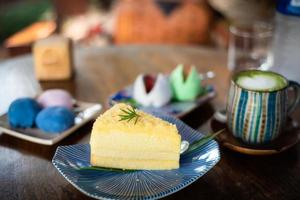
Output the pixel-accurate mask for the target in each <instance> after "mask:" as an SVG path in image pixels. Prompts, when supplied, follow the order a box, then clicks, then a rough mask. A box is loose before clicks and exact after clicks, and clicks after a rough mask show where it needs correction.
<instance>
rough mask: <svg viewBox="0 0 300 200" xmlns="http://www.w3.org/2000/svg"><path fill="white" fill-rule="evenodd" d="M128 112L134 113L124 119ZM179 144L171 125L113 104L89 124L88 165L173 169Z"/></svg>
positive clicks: (177, 165) (176, 163)
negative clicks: (89, 146) (91, 125)
mask: <svg viewBox="0 0 300 200" xmlns="http://www.w3.org/2000/svg"><path fill="white" fill-rule="evenodd" d="M128 111H129V113H130V111H134V112H135V114H136V115H135V116H136V117H133V118H132V119H131V120H130V121H129V119H130V118H129V119H128V118H127V119H126V118H125V119H124V115H125V116H128V114H127V113H128ZM126 112H127V113H126ZM121 119H123V120H121ZM180 143H181V137H180V135H179V134H178V131H177V128H176V126H175V125H173V124H171V123H169V122H166V121H164V120H161V119H159V118H157V117H154V116H152V115H150V114H147V113H145V112H142V111H139V110H135V109H133V108H132V107H131V106H129V105H126V104H117V105H115V106H113V107H112V108H111V109H109V110H108V111H106V112H105V113H104V114H103V115H101V116H100V117H98V119H97V120H96V122H95V123H94V125H93V130H92V135H91V140H90V145H91V164H92V165H93V166H99V167H108V168H121V169H146V170H167V169H176V168H178V167H179V155H180Z"/></svg>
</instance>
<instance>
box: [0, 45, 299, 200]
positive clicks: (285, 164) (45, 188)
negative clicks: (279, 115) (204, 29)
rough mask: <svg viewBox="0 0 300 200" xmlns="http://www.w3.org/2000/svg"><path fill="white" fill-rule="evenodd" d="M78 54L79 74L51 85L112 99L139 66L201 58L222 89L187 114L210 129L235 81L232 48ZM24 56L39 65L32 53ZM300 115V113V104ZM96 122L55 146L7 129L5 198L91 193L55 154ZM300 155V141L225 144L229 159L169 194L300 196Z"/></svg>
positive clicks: (158, 68) (0, 191) (1, 182)
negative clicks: (255, 146) (62, 168)
mask: <svg viewBox="0 0 300 200" xmlns="http://www.w3.org/2000/svg"><path fill="white" fill-rule="evenodd" d="M75 58H76V61H75V76H74V78H73V80H70V81H63V82H43V83H41V84H42V87H43V89H48V88H63V89H67V90H68V91H70V92H71V93H72V94H73V95H74V96H75V97H76V98H77V99H78V100H83V101H91V102H100V103H102V104H103V105H105V106H106V103H107V97H108V95H110V94H111V93H113V92H115V91H117V90H119V89H121V88H123V87H124V86H126V85H128V84H130V83H132V82H133V81H134V79H135V77H136V76H137V75H138V74H139V73H157V72H164V73H168V72H170V71H171V70H172V69H173V68H174V66H175V65H176V64H178V63H183V64H187V65H190V64H194V65H195V66H196V67H197V68H198V70H199V71H200V72H207V71H209V70H211V71H214V72H215V74H216V77H215V78H214V79H212V80H210V81H208V82H210V83H213V84H214V85H215V87H216V89H217V92H218V96H217V97H216V98H215V99H214V100H213V101H211V102H210V103H207V104H205V105H204V106H201V107H200V108H199V109H197V110H195V111H194V112H192V113H191V114H190V115H188V116H186V117H184V118H183V121H185V122H186V123H187V124H189V125H190V126H191V127H193V128H195V129H199V130H200V131H202V132H207V131H210V126H209V118H210V117H212V115H213V113H214V111H215V110H217V109H222V108H224V103H225V100H226V93H227V88H228V80H229V72H228V71H227V69H226V67H225V66H226V52H224V51H216V50H211V49H201V48H197V47H181V46H169V47H167V46H148V47H147V46H123V47H107V48H101V49H99V48H80V49H77V50H76V53H75ZM18 59H25V60H26V59H27V61H28V63H27V64H30V65H32V59H31V58H30V57H29V56H25V57H21V58H18ZM7 62H14V61H13V60H11V61H7ZM0 67H1V63H0ZM19 67H22V66H19ZM15 73H18V71H15ZM0 98H2V97H0ZM294 117H295V118H297V119H300V112H299V109H298V110H297V112H296V114H295V115H294ZM92 123H93V122H90V123H88V124H87V125H85V126H84V127H82V128H81V129H79V130H78V131H76V132H75V133H74V134H72V135H71V136H69V137H68V138H66V139H64V140H63V141H62V142H60V143H58V144H57V145H54V146H43V145H38V144H34V143H30V142H26V141H23V140H20V139H17V138H13V137H11V136H7V135H5V134H1V135H0V199H28V200H29V199H30V200H32V199H89V197H87V196H85V195H84V194H82V193H81V192H79V191H78V190H76V189H75V188H74V187H73V186H71V184H69V183H68V182H67V181H66V180H65V179H64V178H63V177H62V176H61V175H59V173H58V172H57V170H56V169H55V168H54V167H53V165H52V164H51V159H52V157H53V155H54V152H55V150H56V148H57V146H59V145H71V144H77V143H87V142H88V141H89V137H90V131H91V127H92ZM299 155H300V145H299V144H298V145H296V146H295V147H293V148H291V149H290V150H288V151H286V152H284V153H282V154H279V155H274V156H261V157H254V156H247V155H242V154H239V153H235V152H232V151H230V150H227V149H225V148H222V147H221V161H220V162H219V163H218V164H217V165H216V166H215V167H214V168H213V169H212V170H210V171H209V172H208V173H207V174H205V175H204V176H203V177H201V178H200V179H199V180H197V181H196V182H194V183H193V184H192V185H190V186H188V187H187V188H185V189H183V190H181V191H179V192H177V193H175V194H173V195H171V196H168V197H166V198H165V199H210V200H213V199H264V200H265V199H272V200H274V199H300V159H299Z"/></svg>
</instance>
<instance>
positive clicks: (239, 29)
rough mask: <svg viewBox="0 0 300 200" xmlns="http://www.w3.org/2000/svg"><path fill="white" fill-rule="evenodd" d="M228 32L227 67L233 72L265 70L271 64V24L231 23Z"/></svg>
mask: <svg viewBox="0 0 300 200" xmlns="http://www.w3.org/2000/svg"><path fill="white" fill-rule="evenodd" d="M229 32H230V34H229V35H230V36H229V47H228V68H229V69H230V70H231V71H232V72H233V74H235V73H237V72H239V71H242V70H248V69H260V70H267V69H269V68H270V67H271V66H272V64H273V56H272V51H271V43H272V36H273V26H272V24H270V23H267V22H255V23H252V24H251V25H249V24H238V25H231V26H230V27H229Z"/></svg>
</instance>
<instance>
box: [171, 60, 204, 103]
mask: <svg viewBox="0 0 300 200" xmlns="http://www.w3.org/2000/svg"><path fill="white" fill-rule="evenodd" d="M183 70H184V68H183V65H178V66H177V67H176V69H175V70H173V72H172V73H171V76H170V83H171V87H172V91H173V98H174V99H175V100H177V101H193V100H195V99H196V98H197V97H198V96H199V95H200V94H201V93H202V91H203V88H202V87H201V78H200V76H199V74H198V72H197V70H196V69H195V67H194V66H192V68H191V70H190V72H189V74H188V76H187V78H186V80H184V74H183V73H184V72H183Z"/></svg>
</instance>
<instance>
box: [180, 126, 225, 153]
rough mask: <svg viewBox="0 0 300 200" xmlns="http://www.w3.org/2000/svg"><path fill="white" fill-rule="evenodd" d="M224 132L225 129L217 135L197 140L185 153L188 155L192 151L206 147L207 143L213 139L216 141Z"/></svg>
mask: <svg viewBox="0 0 300 200" xmlns="http://www.w3.org/2000/svg"><path fill="white" fill-rule="evenodd" d="M224 130H225V129H222V130H219V131H217V132H216V133H213V134H208V135H206V136H204V137H202V138H201V139H200V140H197V141H195V142H193V143H192V144H190V146H189V148H188V149H187V150H186V152H184V153H188V152H191V151H193V150H195V149H198V148H199V147H201V146H202V145H204V144H206V143H207V142H209V141H211V140H212V139H214V138H215V137H216V136H217V135H219V134H220V133H222V132H223V131H224Z"/></svg>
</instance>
